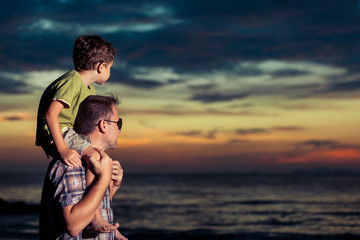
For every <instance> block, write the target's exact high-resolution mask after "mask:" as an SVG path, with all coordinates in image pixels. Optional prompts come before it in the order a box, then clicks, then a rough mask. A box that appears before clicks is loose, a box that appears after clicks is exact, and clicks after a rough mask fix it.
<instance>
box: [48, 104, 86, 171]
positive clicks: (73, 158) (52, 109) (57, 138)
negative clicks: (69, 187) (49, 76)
mask: <svg viewBox="0 0 360 240" xmlns="http://www.w3.org/2000/svg"><path fill="white" fill-rule="evenodd" d="M63 109H64V105H63V103H61V102H60V101H57V100H54V101H52V102H51V104H50V106H49V109H48V110H47V112H46V115H45V119H46V123H47V125H48V126H49V130H50V133H51V136H52V138H53V140H54V143H55V146H56V149H57V150H58V152H59V153H60V155H61V158H62V159H63V160H64V162H65V164H66V165H68V166H78V167H79V166H81V160H80V155H79V153H78V152H76V151H75V150H74V149H69V148H68V147H67V146H66V144H65V141H64V138H63V135H62V133H61V129H60V121H59V114H60V112H61V111H62V110H63Z"/></svg>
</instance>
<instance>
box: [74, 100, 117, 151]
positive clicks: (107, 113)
mask: <svg viewBox="0 0 360 240" xmlns="http://www.w3.org/2000/svg"><path fill="white" fill-rule="evenodd" d="M118 103H119V102H118V100H117V99H116V98H114V97H109V96H99V95H91V96H88V97H87V98H86V99H85V100H84V101H83V102H82V103H81V104H80V106H79V111H78V114H77V116H76V120H75V123H74V130H75V131H76V132H77V133H78V134H83V135H90V137H91V141H92V142H94V140H95V141H97V143H95V144H96V145H98V147H101V148H103V149H104V150H105V149H109V148H110V149H113V148H116V145H117V138H118V134H119V133H120V129H119V127H120V128H121V125H120V121H121V123H122V120H121V119H119V114H118V111H117V109H116V105H117V104H118ZM117 123H119V124H117ZM99 144H100V145H101V146H100V145H99Z"/></svg>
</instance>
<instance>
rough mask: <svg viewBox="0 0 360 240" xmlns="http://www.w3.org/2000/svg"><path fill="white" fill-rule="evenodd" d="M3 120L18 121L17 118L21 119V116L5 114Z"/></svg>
mask: <svg viewBox="0 0 360 240" xmlns="http://www.w3.org/2000/svg"><path fill="white" fill-rule="evenodd" d="M3 119H4V120H5V121H19V120H23V118H22V117H20V116H6V117H4V118H3Z"/></svg>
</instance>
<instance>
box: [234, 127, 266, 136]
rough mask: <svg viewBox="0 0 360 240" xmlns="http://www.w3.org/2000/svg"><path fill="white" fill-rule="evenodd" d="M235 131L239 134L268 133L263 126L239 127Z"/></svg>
mask: <svg viewBox="0 0 360 240" xmlns="http://www.w3.org/2000/svg"><path fill="white" fill-rule="evenodd" d="M235 132H236V133H237V134H239V135H249V134H262V133H268V132H269V130H268V129H265V128H239V129H236V130H235Z"/></svg>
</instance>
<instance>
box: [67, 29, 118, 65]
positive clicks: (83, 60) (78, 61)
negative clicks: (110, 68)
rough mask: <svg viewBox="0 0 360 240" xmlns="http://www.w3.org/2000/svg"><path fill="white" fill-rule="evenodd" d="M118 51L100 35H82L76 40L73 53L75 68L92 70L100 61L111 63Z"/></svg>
mask: <svg viewBox="0 0 360 240" xmlns="http://www.w3.org/2000/svg"><path fill="white" fill-rule="evenodd" d="M116 52H117V50H116V49H115V48H114V47H113V46H112V45H111V43H109V42H107V41H106V40H105V39H103V38H102V37H100V36H98V35H89V36H80V37H78V38H77V39H76V40H75V44H74V49H73V55H72V57H73V61H74V66H75V70H76V71H79V70H91V69H95V68H96V66H97V64H98V63H100V64H101V63H110V62H112V61H114V58H115V54H116Z"/></svg>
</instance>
